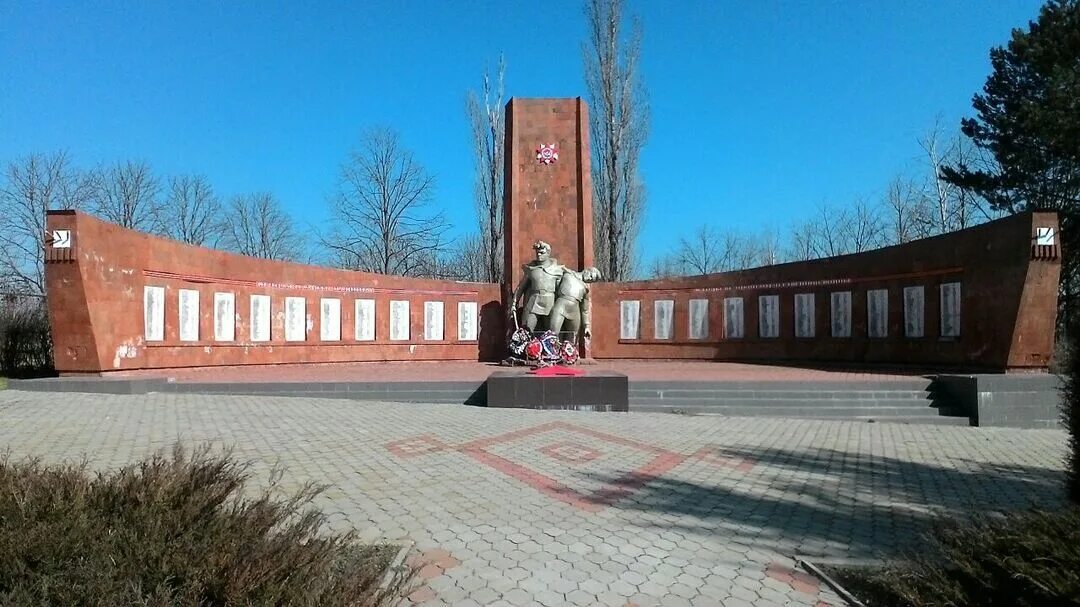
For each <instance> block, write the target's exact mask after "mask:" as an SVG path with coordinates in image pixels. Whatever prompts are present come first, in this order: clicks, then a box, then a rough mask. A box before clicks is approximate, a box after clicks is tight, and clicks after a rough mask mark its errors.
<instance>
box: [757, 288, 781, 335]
mask: <svg viewBox="0 0 1080 607" xmlns="http://www.w3.org/2000/svg"><path fill="white" fill-rule="evenodd" d="M758 335H760V336H761V337H780V296H779V295H761V296H760V297H758Z"/></svg>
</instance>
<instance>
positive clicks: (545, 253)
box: [508, 240, 567, 331]
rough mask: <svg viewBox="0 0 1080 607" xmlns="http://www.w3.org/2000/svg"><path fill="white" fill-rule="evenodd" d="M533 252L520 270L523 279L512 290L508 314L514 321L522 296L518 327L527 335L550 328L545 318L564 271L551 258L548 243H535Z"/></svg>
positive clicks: (547, 315) (556, 261) (555, 260)
mask: <svg viewBox="0 0 1080 607" xmlns="http://www.w3.org/2000/svg"><path fill="white" fill-rule="evenodd" d="M533 251H535V252H536V259H535V260H534V261H530V262H529V263H527V264H525V265H523V266H521V270H522V272H523V273H524V274H525V275H524V276H522V278H521V282H519V283H518V286H517V288H516V289H514V297H513V299H511V300H510V309H509V310H508V312H509V314H510V316H511V317H512V318H514V319H516V318H517V316H516V314H517V305H518V300H519V299H521V298H522V296H524V298H525V307H524V308H522V311H521V314H522V318H521V324H522V325H524V326H525V328H526V329H528V330H529V331H536V330H538V329H539V330H541V331H542V330H545V329H549V328H550V326H549V322H548V317H549V315H550V314H551V309H552V307H554V305H555V290H556V287H558V285H559V280H560V279H561V278H562V277H563V274H564V273H565V272H566V271H567V269H566V267H565V266H563V265H562V264H560V263H559V261H558V260H557V259H555V258H554V257H552V256H551V245H549V244H548V243H546V242H544V241H542V240H538V241H536V243H535V244H533ZM515 324H516V321H515Z"/></svg>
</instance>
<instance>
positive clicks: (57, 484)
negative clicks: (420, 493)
mask: <svg viewBox="0 0 1080 607" xmlns="http://www.w3.org/2000/svg"><path fill="white" fill-rule="evenodd" d="M247 478H248V473H247V467H246V466H245V465H243V464H240V463H237V462H236V461H234V460H233V459H232V458H230V457H228V456H227V455H225V456H213V455H210V453H209V451H208V450H206V449H202V450H199V451H196V452H195V453H193V454H188V453H185V452H184V450H182V449H181V448H179V447H177V448H175V449H174V451H173V453H172V454H171V456H164V455H158V456H154V457H152V458H149V459H147V460H145V461H143V462H142V463H139V464H136V465H132V466H129V467H126V468H123V469H121V470H119V471H117V472H113V473H106V474H95V473H91V472H89V471H88V470H87V468H86V466H85V465H84V466H51V467H47V466H43V465H42V464H40V463H39V462H37V461H28V462H21V463H13V462H11V461H10V460H9V459H8V458H4V459H3V460H0V605H102V606H105V605H109V606H114V605H146V606H172V605H176V606H179V605H185V606H186V605H202V606H208V607H210V606H224V605H312V606H314V605H321V606H338V605H352V606H381V605H390V604H394V603H395V602H396V601H397V598H398V597H399V596H400V595H401V593H402V592H404V591H405V590H406V586H407V585H408V584H409V583H410V580H411V578H412V575H413V571H411V570H409V569H407V568H403V569H398V570H394V571H392V572H391V573H390V574H389V576H390V582H389V584H388V585H387V586H386V587H385V588H381V587H380V581H381V580H382V578H383V575H384V573H385V572H386V571H387V566H388V565H389V563H390V560H391V559H392V558H393V555H394V553H395V552H396V549H395V547H392V546H385V545H375V546H370V545H361V544H358V543H357V542H356V541H355V537H354V536H353V535H352V534H351V533H346V534H331V535H328V534H325V533H320V528H321V527H322V525H323V522H324V517H323V515H322V514H321V513H319V512H318V511H317V510H315V509H313V508H312V507H311V500H312V498H313V497H314V496H315V495H316V494H317V491H316V490H315V489H313V488H311V487H308V488H305V489H304V490H302V491H301V492H300V493H298V494H297V495H295V496H293V497H291V498H288V499H279V498H275V497H273V496H272V495H271V493H270V492H271V491H272V489H267V490H266V491H265V492H263V493H262V494H260V495H259V496H258V497H255V498H248V499H245V498H243V497H241V496H242V493H243V487H244V484H245V482H246V480H247Z"/></svg>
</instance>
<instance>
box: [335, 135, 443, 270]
mask: <svg viewBox="0 0 1080 607" xmlns="http://www.w3.org/2000/svg"><path fill="white" fill-rule="evenodd" d="M434 189H435V179H434V177H432V176H431V175H430V174H429V173H428V172H427V170H425V169H424V167H423V166H421V165H420V163H418V162H417V161H416V160H415V159H414V158H413V155H412V153H411V152H409V151H408V150H406V149H404V148H403V147H401V143H400V141H399V138H398V135H397V133H395V132H394V131H391V130H389V129H379V130H373V131H370V132H369V133H368V134H367V135H366V137H365V138H364V141H363V144H362V146H361V148H360V149H359V150H358V151H355V152H353V153H352V154H351V155H350V157H349V160H348V162H346V163H345V164H344V165H342V167H341V181H340V184H339V187H338V192H337V195H336V196H335V198H334V200H333V207H332V209H331V212H332V216H333V221H334V226H335V227H334V229H333V230H332V231H331V234H330V236H329V237H328V238H324V239H323V244H324V246H326V247H327V248H329V249H330V250H332V251H336V252H337V256H338V258H339V259H344V260H347V261H348V262H349V263H348V264H347V265H343V267H347V268H352V269H356V270H365V271H369V272H378V273H380V274H398V275H401V276H414V275H417V274H418V273H420V272H422V271H423V266H424V264H425V263H428V260H430V259H431V258H433V257H437V256H438V255H439V254H440V253H441V252H442V251H443V249H444V248H445V245H444V243H443V234H444V233H445V232H446V230H447V224H446V220H445V218H444V217H443V216H442V214H441V213H435V214H429V213H426V212H425V211H426V210H427V207H428V204H429V202H430V199H431V197H432V195H433V193H434Z"/></svg>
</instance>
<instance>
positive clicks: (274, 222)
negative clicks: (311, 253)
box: [222, 192, 303, 260]
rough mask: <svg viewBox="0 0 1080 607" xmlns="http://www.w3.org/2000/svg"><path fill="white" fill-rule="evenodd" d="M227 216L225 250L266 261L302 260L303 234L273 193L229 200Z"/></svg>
mask: <svg viewBox="0 0 1080 607" xmlns="http://www.w3.org/2000/svg"><path fill="white" fill-rule="evenodd" d="M227 216H228V218H229V219H228V221H227V222H226V223H225V225H224V228H223V233H222V245H224V248H226V249H228V250H230V251H235V252H237V253H240V254H241V255H250V256H252V257H261V258H263V259H281V260H298V259H300V258H301V256H302V250H303V243H302V241H301V238H300V235H299V233H298V232H297V230H296V227H295V226H294V225H293V220H292V218H291V217H290V216H289V215H288V213H286V212H285V211H284V210H283V209H282V208H281V205H280V204H279V203H278V201H277V200H276V199H275V198H274V196H273V195H272V194H268V193H265V192H260V193H257V194H248V195H240V196H235V197H233V198H232V200H230V201H229V211H228V213H227Z"/></svg>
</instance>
